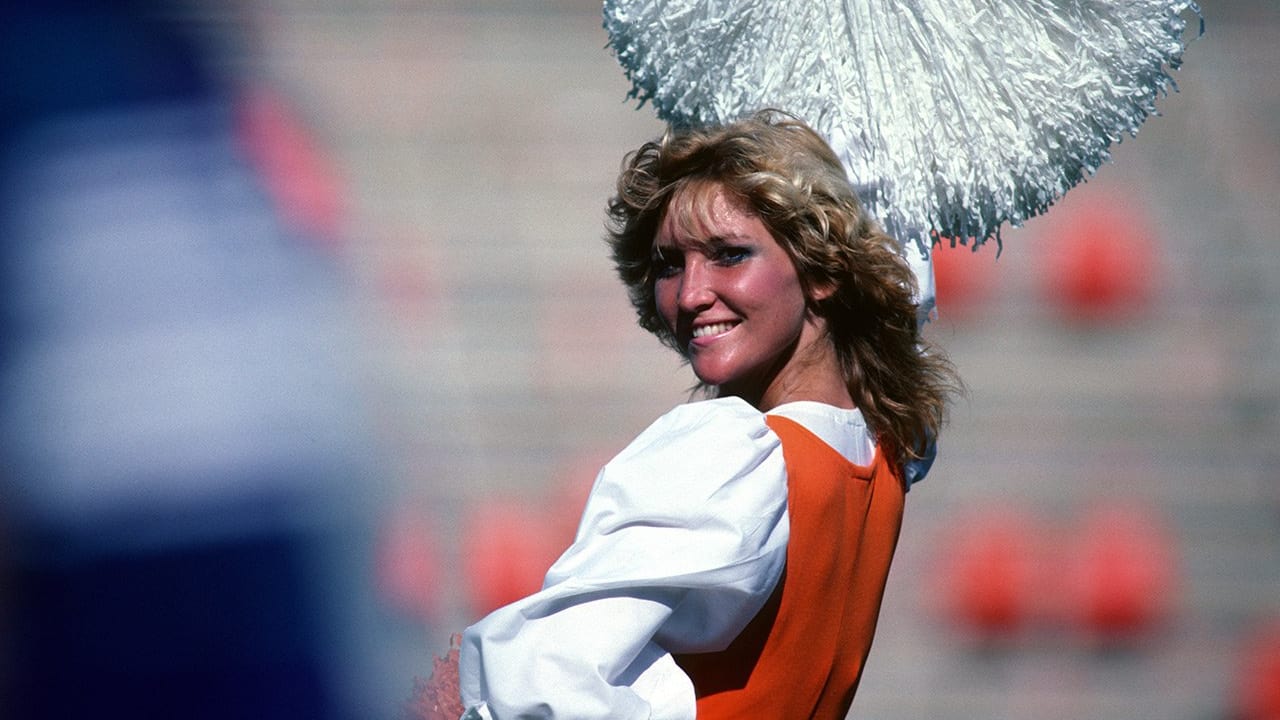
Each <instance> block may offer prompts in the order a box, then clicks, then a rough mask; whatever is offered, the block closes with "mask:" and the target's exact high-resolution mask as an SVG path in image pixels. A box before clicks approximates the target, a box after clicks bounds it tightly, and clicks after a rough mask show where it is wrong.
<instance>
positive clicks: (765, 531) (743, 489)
mask: <svg viewBox="0 0 1280 720" xmlns="http://www.w3.org/2000/svg"><path fill="white" fill-rule="evenodd" d="M789 533H790V524H789V522H788V519H787V508H786V468H785V465H784V464H783V460H782V451H781V446H780V444H779V440H778V437H777V436H776V435H775V434H774V433H773V432H772V431H770V430H769V429H768V427H767V426H766V425H765V423H764V416H763V415H761V414H760V413H759V412H758V411H757V410H755V409H754V408H752V407H751V406H750V405H748V404H747V403H745V402H743V401H741V400H739V399H736V398H725V399H720V400H710V401H705V402H698V403H691V404H689V405H684V406H681V407H679V408H676V409H675V410H673V411H671V412H670V413H668V414H667V415H665V416H663V417H662V418H660V419H659V420H658V421H657V422H655V423H654V424H653V425H652V426H650V427H649V428H648V429H647V430H645V432H644V433H642V434H641V435H640V436H639V437H638V438H636V440H635V441H634V442H632V443H631V445H630V446H628V447H627V448H626V449H625V450H624V451H623V452H622V453H621V454H619V455H618V456H617V457H616V458H614V459H613V460H612V461H610V462H609V463H608V464H607V465H606V466H605V467H604V469H603V470H601V472H600V475H599V476H598V477H597V479H596V483H595V487H594V488H593V489H592V491H591V496H590V498H589V499H588V501H587V506H586V510H585V513H584V515H583V519H582V523H581V525H580V527H579V529H578V535H577V538H576V539H575V541H574V544H573V545H572V547H570V548H569V550H568V551H566V552H565V554H564V555H563V556H561V557H560V559H559V560H558V561H556V563H555V564H554V565H553V566H552V567H551V569H550V571H549V572H548V573H547V577H546V581H545V583H544V585H543V589H542V590H541V591H540V592H538V593H536V594H534V595H531V596H529V597H527V598H525V599H523V600H521V601H519V602H516V603H514V604H512V605H509V606H507V607H504V608H501V609H499V610H497V611H495V612H494V613H492V614H490V615H489V616H488V617H486V618H484V619H483V620H481V621H480V622H479V623H477V624H476V625H473V626H472V627H470V628H468V629H467V631H466V633H465V634H464V635H463V641H462V651H461V663H460V680H461V686H462V697H463V702H464V703H465V704H466V705H467V706H468V707H469V708H471V709H470V710H469V711H468V715H469V716H473V717H481V718H493V719H494V720H506V719H507V718H654V719H661V720H676V719H685V720H692V718H693V717H694V709H695V708H694V694H693V686H692V683H691V682H690V681H689V678H688V677H687V676H686V675H685V674H684V673H683V671H681V670H680V668H679V667H678V666H676V664H675V662H674V660H673V659H672V657H671V655H670V653H672V652H705V651H713V650H720V649H723V648H724V647H725V646H727V645H728V644H729V642H730V641H732V640H733V638H735V637H737V635H738V633H739V632H741V630H742V628H743V627H745V626H746V624H747V622H748V621H750V620H751V618H753V617H754V616H755V614H756V613H757V612H758V611H759V609H760V607H761V606H762V605H763V604H764V602H765V600H766V599H767V598H768V596H769V594H770V593H771V592H772V591H773V588H774V587H775V585H776V584H777V582H778V578H779V576H780V575H781V572H782V568H783V565H784V562H785V559H786V546H787V539H788V536H789Z"/></svg>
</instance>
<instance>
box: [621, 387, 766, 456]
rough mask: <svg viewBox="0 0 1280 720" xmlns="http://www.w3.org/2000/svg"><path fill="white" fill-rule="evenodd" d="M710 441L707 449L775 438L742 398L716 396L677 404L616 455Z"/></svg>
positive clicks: (734, 448)
mask: <svg viewBox="0 0 1280 720" xmlns="http://www.w3.org/2000/svg"><path fill="white" fill-rule="evenodd" d="M693 442H713V443H714V444H713V445H712V446H709V447H708V448H707V450H708V452H725V451H727V452H733V451H741V450H745V449H747V448H748V447H750V446H753V445H757V444H761V443H762V444H763V445H766V446H768V445H772V444H775V443H776V442H777V438H776V437H773V434H772V431H771V430H770V429H769V426H768V425H767V424H766V423H765V415H764V413H761V412H760V411H759V410H757V409H755V408H754V407H752V406H751V405H750V404H748V403H747V402H746V401H744V400H742V399H741V398H736V397H730V398H718V399H715V400H703V401H700V402H692V403H687V404H685V405H680V406H677V407H676V408H674V409H672V410H670V411H669V412H667V413H666V414H665V415H663V416H662V417H660V418H658V419H657V420H655V421H654V422H653V423H652V424H651V425H649V427H648V428H646V429H645V430H644V432H642V433H640V435H639V436H637V437H636V439H635V440H634V441H632V443H631V444H630V445H628V446H627V449H626V450H624V451H623V452H622V453H621V454H620V455H619V458H623V457H627V456H631V455H635V454H638V453H643V452H653V451H655V450H660V449H661V448H662V447H664V446H668V445H681V446H682V445H688V444H690V443H693Z"/></svg>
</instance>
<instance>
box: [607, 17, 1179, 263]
mask: <svg viewBox="0 0 1280 720" xmlns="http://www.w3.org/2000/svg"><path fill="white" fill-rule="evenodd" d="M1188 10H1189V11H1191V12H1193V13H1195V14H1196V15H1199V12H1200V10H1199V8H1198V7H1197V6H1196V5H1195V3H1194V2H1191V1H1190V0H894V2H876V1H875V0H605V2H604V25H605V28H606V30H607V31H608V33H609V37H610V45H611V46H612V48H613V50H614V52H615V54H616V55H617V58H618V60H619V62H620V63H621V64H622V66H623V68H624V69H625V70H626V72H627V75H628V77H629V78H630V79H631V81H632V83H633V86H634V88H633V91H632V93H633V95H634V96H635V97H636V98H638V99H639V100H640V101H641V102H642V103H643V102H645V101H648V102H651V103H652V104H653V106H654V107H655V108H656V109H657V112H658V115H659V117H661V118H662V119H663V120H666V121H667V122H670V123H673V124H675V125H700V124H707V123H721V122H727V121H730V120H733V119H736V118H739V117H742V116H743V115H746V114H749V113H751V112H754V111H756V110H759V109H761V108H766V107H771V108H778V109H782V110H785V111H787V112H790V113H792V114H794V115H796V116H798V117H800V118H802V119H804V120H806V121H807V122H808V123H809V124H811V125H812V126H813V127H814V128H815V129H816V130H818V131H819V132H820V133H822V134H824V135H825V136H826V137H827V139H828V140H829V141H830V142H831V144H832V146H833V147H834V148H835V150H836V151H837V152H838V153H839V154H840V155H841V156H842V159H843V161H844V163H845V167H846V169H847V170H848V172H849V174H850V179H851V180H852V181H853V182H854V183H855V184H856V185H857V186H858V188H859V189H860V194H861V196H862V198H863V200H864V202H865V203H866V204H867V206H868V207H869V209H870V210H871V211H872V212H873V213H875V214H876V215H877V216H878V217H879V218H880V220H881V221H882V222H883V224H884V225H885V229H886V230H888V231H889V232H890V234H892V235H894V236H895V237H897V238H898V239H899V241H901V242H903V243H904V244H905V243H907V241H908V240H915V241H916V242H915V243H914V244H915V245H916V246H917V248H918V250H919V251H920V252H921V253H923V254H924V255H926V256H927V254H928V248H929V245H930V243H931V239H932V240H936V239H937V238H939V237H941V238H948V239H950V240H951V241H952V242H956V241H958V242H961V243H967V242H973V243H976V244H980V243H982V242H984V241H986V240H988V239H991V238H996V239H997V240H998V239H999V232H1000V228H1001V226H1002V225H1003V224H1004V223H1009V224H1011V225H1019V224H1021V223H1022V222H1023V221H1024V220H1026V219H1028V218H1030V217H1033V216H1035V215H1037V214H1039V213H1041V212H1043V211H1044V210H1046V209H1047V208H1048V207H1049V206H1050V205H1051V204H1052V203H1053V202H1054V201H1055V200H1057V199H1058V198H1059V197H1061V196H1062V195H1063V194H1064V193H1065V192H1067V190H1069V189H1071V188H1072V187H1074V186H1075V185H1076V184H1077V183H1079V182H1080V181H1081V180H1083V179H1085V178H1086V177H1088V176H1089V175H1091V174H1092V173H1093V172H1094V171H1095V170H1096V169H1097V168H1098V166H1099V165H1101V164H1102V163H1103V162H1105V161H1107V160H1108V159H1109V158H1110V155H1109V151H1108V148H1109V147H1110V146H1111V144H1112V143H1114V142H1119V141H1120V140H1121V139H1122V138H1123V137H1124V136H1125V135H1126V134H1128V135H1132V134H1134V133H1136V132H1137V131H1138V128H1139V126H1140V125H1141V124H1142V122H1143V121H1144V120H1145V119H1146V118H1147V117H1148V116H1149V115H1151V114H1153V113H1155V112H1156V107H1155V103H1156V99H1157V98H1158V97H1160V96H1161V95H1163V94H1165V93H1166V92H1167V91H1168V89H1169V88H1170V87H1171V86H1172V85H1173V81H1172V78H1171V77H1170V75H1169V72H1170V71H1171V70H1173V69H1175V68H1177V67H1178V65H1179V64H1180V62H1181V56H1182V51H1183V31H1184V30H1185V29H1186V19H1185V18H1184V17H1183V14H1184V13H1185V12H1187V11H1188ZM1201 23H1202V25H1203V21H1201ZM1201 29H1202V31H1203V27H1202V28H1201Z"/></svg>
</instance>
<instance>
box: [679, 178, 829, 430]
mask: <svg viewBox="0 0 1280 720" xmlns="http://www.w3.org/2000/svg"><path fill="white" fill-rule="evenodd" d="M691 191H693V190H686V191H685V192H691ZM699 195H700V197H699V198H698V199H697V200H696V201H695V205H696V204H699V203H702V204H704V205H705V206H704V207H702V208H700V210H701V212H697V213H694V217H692V218H688V219H686V220H685V221H684V222H680V221H678V219H677V218H676V217H674V215H675V213H671V212H669V213H667V215H666V217H664V218H663V221H662V223H661V225H660V226H659V228H658V233H657V235H656V237H655V238H654V274H655V276H656V280H655V284H654V296H655V300H656V303H657V308H658V314H659V315H660V316H661V317H662V319H663V321H665V322H666V324H667V327H668V328H669V329H670V330H671V332H672V334H673V335H674V337H675V341H676V345H677V347H678V348H679V349H680V351H681V352H682V353H684V355H685V356H686V357H687V358H688V359H689V363H690V365H692V367H693V371H694V373H695V374H696V375H697V376H698V379H699V380H701V381H702V382H704V383H707V384H709V385H717V386H719V388H720V394H721V395H738V396H741V397H743V398H745V399H747V400H748V401H749V402H752V403H754V404H756V405H757V406H760V405H761V403H762V401H764V399H765V398H766V397H767V396H769V395H770V394H771V389H776V388H777V387H783V386H786V381H787V380H788V379H794V378H795V377H796V376H797V374H803V373H804V372H805V370H806V367H808V365H807V364H806V363H802V362H797V358H801V359H803V358H807V357H808V354H807V353H808V349H809V346H810V345H812V344H813V343H815V342H818V341H820V340H822V341H825V338H823V333H822V331H821V330H820V328H819V327H818V326H817V325H816V324H815V318H814V317H813V316H812V314H811V313H810V312H809V310H808V303H807V302H806V297H805V292H804V288H803V287H802V285H801V282H800V277H799V275H798V274H797V273H796V269H795V266H794V264H792V262H791V257H790V256H789V255H788V254H787V251H786V250H784V249H783V248H782V246H781V245H779V244H778V242H777V241H776V240H774V238H773V235H772V234H771V233H770V232H769V230H768V228H766V227H765V225H764V223H763V222H762V221H761V220H760V218H759V217H758V216H757V215H756V214H755V213H753V212H752V211H751V210H750V209H749V207H748V206H747V205H746V204H745V203H744V202H743V201H742V200H740V199H738V198H737V197H735V196H733V195H729V194H726V193H725V192H724V190H723V189H722V188H720V187H718V186H713V187H710V188H704V191H703V192H701V193H699ZM761 409H767V408H761Z"/></svg>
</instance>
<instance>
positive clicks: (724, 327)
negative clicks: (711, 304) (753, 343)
mask: <svg viewBox="0 0 1280 720" xmlns="http://www.w3.org/2000/svg"><path fill="white" fill-rule="evenodd" d="M731 327H733V323H727V322H722V323H716V324H714V325H703V326H702V327H696V328H694V329H693V336H694V337H696V338H700V337H706V336H707V335H719V334H720V333H722V332H729V328H731Z"/></svg>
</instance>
